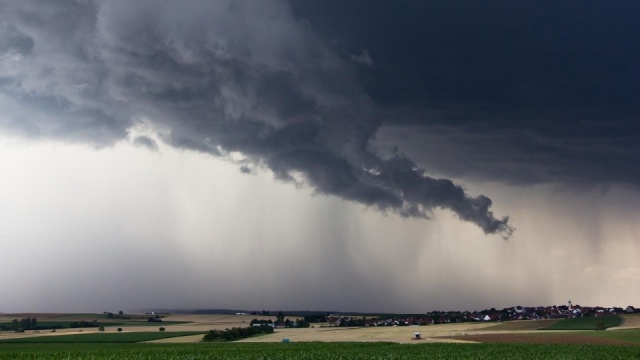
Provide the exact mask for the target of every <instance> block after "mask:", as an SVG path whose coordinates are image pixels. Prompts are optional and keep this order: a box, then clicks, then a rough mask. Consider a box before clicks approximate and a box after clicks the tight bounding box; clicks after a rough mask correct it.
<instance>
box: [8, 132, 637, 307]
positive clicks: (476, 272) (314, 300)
mask: <svg viewBox="0 0 640 360" xmlns="http://www.w3.org/2000/svg"><path fill="white" fill-rule="evenodd" d="M0 163H2V165H3V168H2V180H1V182H2V184H1V185H2V186H1V187H0V216H2V222H1V223H0V238H1V239H2V244H3V247H2V251H1V253H0V254H1V255H0V256H1V258H0V261H1V263H2V264H3V269H4V270H3V271H4V276H3V277H2V280H0V282H1V283H0V287H1V288H2V289H10V291H7V292H5V296H4V298H3V308H2V309H0V311H1V312H16V311H97V312H100V311H117V310H119V309H139V308H150V307H155V308H237V309H246V310H261V309H273V310H277V309H313V310H338V311H349V310H351V311H389V312H424V311H430V310H434V309H440V310H447V309H482V308H485V307H496V308H499V307H505V306H512V305H516V304H522V305H547V304H554V303H555V304H560V303H563V302H565V301H566V300H568V299H569V298H571V299H572V300H573V301H574V302H576V303H581V304H585V305H604V306H614V305H615V306H626V305H628V304H634V303H635V300H636V299H637V298H638V296H639V295H640V292H639V290H638V289H640V286H639V285H640V280H638V279H639V278H640V277H639V276H638V275H639V272H640V267H639V266H638V265H637V259H638V255H640V248H639V247H638V245H637V244H638V243H639V240H640V239H639V238H638V235H637V234H639V233H640V226H639V225H637V224H636V222H635V221H634V220H635V219H637V218H638V215H639V214H638V212H637V211H636V210H635V208H634V204H635V203H636V202H637V200H638V196H637V194H636V193H634V192H630V191H625V190H621V189H616V188H614V189H612V190H611V191H610V192H608V193H607V194H602V193H598V192H590V193H575V192H565V191H559V190H558V189H556V188H553V187H551V186H546V187H545V186H538V187H529V188H524V189H523V188H515V187H507V186H504V185H498V184H482V185H481V188H482V189H484V190H485V191H488V192H489V193H488V195H489V196H491V197H492V198H495V200H496V204H497V205H496V206H498V204H499V207H498V208H497V209H496V211H498V212H500V213H509V214H512V215H513V218H514V220H515V222H514V224H516V226H517V227H518V233H517V235H516V236H514V238H513V239H511V240H509V241H504V240H501V239H500V238H499V237H498V236H494V237H487V236H486V235H484V234H483V233H482V231H481V230H480V229H479V228H477V227H476V226H474V225H472V224H470V223H468V222H463V221H460V220H459V219H456V218H455V216H453V215H452V214H451V213H450V212H448V211H436V213H435V214H434V218H435V220H432V221H425V220H421V219H401V218H399V217H398V216H396V215H385V214H381V213H379V212H376V211H375V210H374V209H367V208H365V207H363V206H361V205H357V204H353V203H349V202H346V201H342V200H340V199H338V198H336V197H327V196H318V195H313V194H312V193H311V191H310V190H309V189H306V188H296V187H295V186H292V185H291V184H284V183H281V182H277V181H275V180H273V176H272V174H270V173H268V172H266V171H264V172H260V171H259V172H258V173H257V174H255V175H246V174H242V173H241V172H240V171H239V169H238V166H237V165H235V164H232V163H229V162H224V161H221V160H219V159H215V158H212V157H211V156H208V155H204V154H200V153H195V152H191V151H181V150H176V149H174V148H171V147H168V146H166V145H164V144H162V143H160V144H159V149H158V151H157V152H153V151H149V150H148V149H146V148H140V147H134V146H132V145H131V144H129V143H128V142H121V143H118V144H117V145H115V146H114V147H111V148H105V149H101V150H94V149H91V148H88V147H85V146H81V145H68V144H62V143H53V142H50V143H32V142H22V141H20V140H16V139H3V140H2V141H0ZM467 186H468V187H469V188H470V190H472V191H474V192H475V190H476V189H474V188H473V187H475V186H478V185H473V184H467ZM593 204H597V205H595V206H594V205H593ZM605 240H606V241H605Z"/></svg>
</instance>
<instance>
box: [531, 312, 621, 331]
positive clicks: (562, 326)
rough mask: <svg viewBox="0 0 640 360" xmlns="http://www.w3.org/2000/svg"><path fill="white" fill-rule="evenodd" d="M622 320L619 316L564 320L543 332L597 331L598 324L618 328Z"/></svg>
mask: <svg viewBox="0 0 640 360" xmlns="http://www.w3.org/2000/svg"><path fill="white" fill-rule="evenodd" d="M621 320H622V319H621V318H620V317H619V316H615V315H611V316H600V317H578V318H573V319H563V320H561V321H559V322H557V323H555V324H553V325H551V326H548V327H545V328H544V329H543V330H595V328H596V324H598V323H600V322H601V323H603V324H604V327H605V328H610V327H614V326H618V325H619V324H620V321H621Z"/></svg>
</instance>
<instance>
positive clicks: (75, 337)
mask: <svg viewBox="0 0 640 360" xmlns="http://www.w3.org/2000/svg"><path fill="white" fill-rule="evenodd" d="M198 334H202V335H203V336H204V332H201V331H174V332H159V331H158V332H118V333H91V334H72V335H56V336H33V337H22V338H16V339H5V340H0V347H2V346H4V344H9V343H11V344H83V343H84V344H101V343H137V342H141V341H150V340H158V339H166V338H172V337H179V336H190V335H198Z"/></svg>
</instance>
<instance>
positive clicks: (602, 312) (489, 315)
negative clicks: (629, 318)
mask: <svg viewBox="0 0 640 360" xmlns="http://www.w3.org/2000/svg"><path fill="white" fill-rule="evenodd" d="M636 312H640V310H636V309H635V308H634V307H633V306H627V307H626V308H620V307H611V308H606V307H601V306H594V307H590V306H580V305H573V304H571V302H569V304H568V305H560V306H556V305H553V306H538V307H524V306H514V307H509V308H504V309H502V310H496V309H494V308H492V309H489V310H482V311H474V312H469V311H446V312H444V311H433V312H430V313H426V314H424V315H411V316H391V317H377V318H371V319H366V317H362V318H359V317H354V316H339V315H329V316H327V322H328V323H329V326H412V325H413V326H415V325H433V324H446V323H461V322H485V321H496V322H497V321H511V320H542V319H560V318H574V317H581V316H607V315H622V314H632V313H636Z"/></svg>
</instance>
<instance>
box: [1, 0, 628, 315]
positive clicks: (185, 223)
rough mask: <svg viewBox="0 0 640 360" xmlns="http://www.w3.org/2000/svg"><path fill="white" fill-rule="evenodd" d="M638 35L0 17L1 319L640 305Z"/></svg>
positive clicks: (604, 17) (525, 25) (20, 7)
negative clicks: (26, 314)
mask: <svg viewBox="0 0 640 360" xmlns="http://www.w3.org/2000/svg"><path fill="white" fill-rule="evenodd" d="M638 24H640V5H637V4H635V3H634V2H630V1H607V2H592V1H541V0H535V1H516V2H512V1H489V2H477V1H471V0H451V1H446V2H443V1H422V2H403V3H398V2H392V1H367V2H363V1H355V0H339V1H338V0H335V1H334V0H322V1H302V0H300V1H297V0H291V1H276V0H270V1H257V0H256V1H204V0H202V1H199V0H192V1H187V2H183V1H147V0H137V1H100V2H97V1H91V0H75V1H73V0H68V1H55V2H51V1H35V0H34V1H26V0H25V1H10V0H0V164H1V165H2V166H1V167H0V219H1V220H0V241H1V243H0V244H1V247H0V263H2V265H3V276H2V277H1V278H0V288H2V289H3V295H2V301H1V302H0V312H19V311H96V312H102V311H118V310H121V309H125V310H133V309H143V308H233V309H244V310H262V309H270V310H279V309H288V310H289V309H299V310H337V311H380V312H425V311H431V310H464V309H469V310H473V309H483V308H488V307H496V308H502V307H507V306H514V305H529V306H536V305H552V304H558V305H559V304H564V303H566V302H567V301H568V300H571V301H572V302H573V303H574V304H581V305H592V306H595V305H602V306H626V305H640V303H638V299H640V265H638V259H639V258H640V222H639V221H638V220H640V207H639V206H638V204H640V192H639V190H640V187H639V185H640V166H638V165H637V164H638V163H640V142H638V138H639V137H640V25H638Z"/></svg>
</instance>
